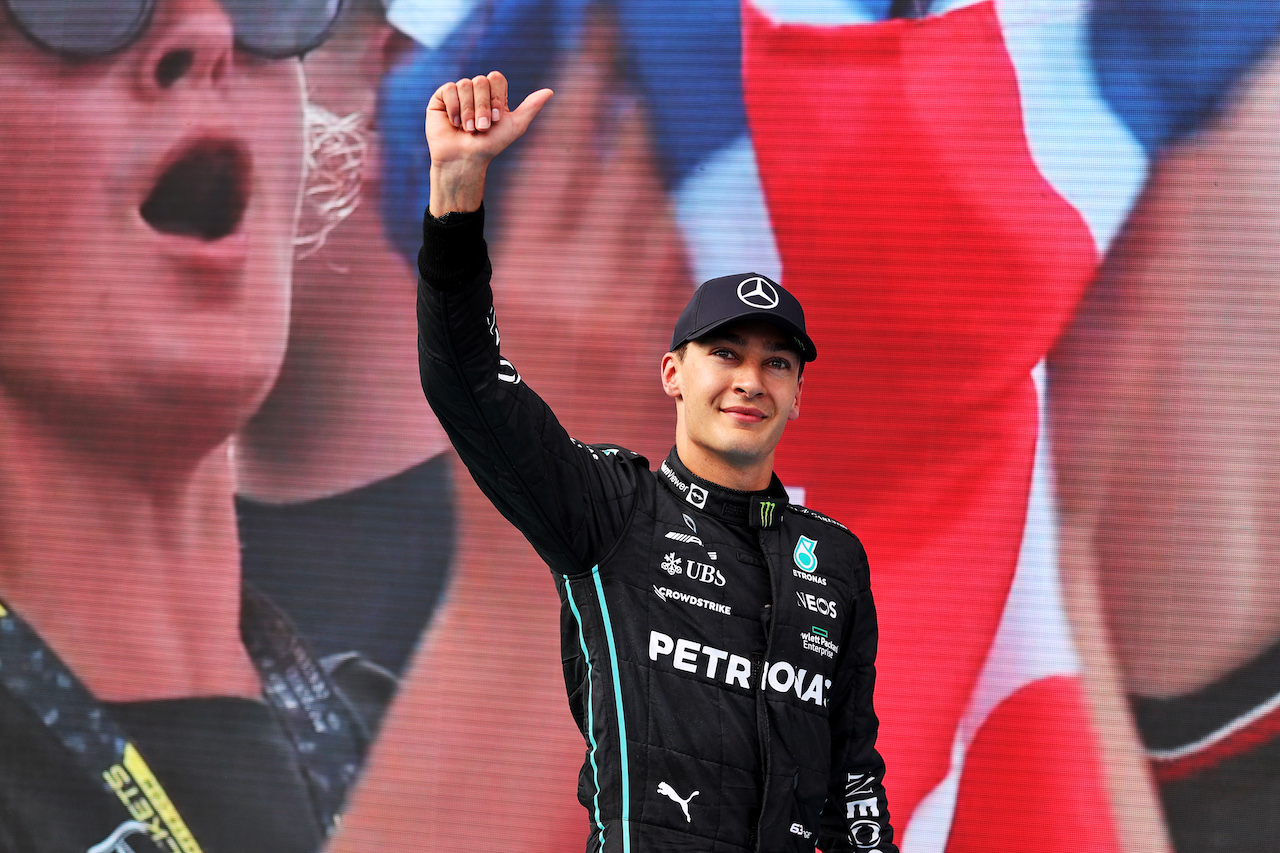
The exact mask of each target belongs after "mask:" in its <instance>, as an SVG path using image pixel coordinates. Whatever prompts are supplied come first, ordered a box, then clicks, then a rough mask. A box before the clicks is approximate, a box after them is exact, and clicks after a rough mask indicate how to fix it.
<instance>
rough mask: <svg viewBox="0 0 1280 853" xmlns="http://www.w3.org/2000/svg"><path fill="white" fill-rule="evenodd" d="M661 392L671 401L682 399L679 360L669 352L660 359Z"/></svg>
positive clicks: (682, 387) (682, 391) (682, 389)
mask: <svg viewBox="0 0 1280 853" xmlns="http://www.w3.org/2000/svg"><path fill="white" fill-rule="evenodd" d="M662 390H663V391H664V392H665V393H666V395H667V396H668V397H670V398H671V399H673V400H680V399H683V397H684V386H683V383H682V377H681V375H680V359H679V358H678V357H677V356H676V354H675V353H673V352H669V353H667V354H666V355H664V356H663V357H662Z"/></svg>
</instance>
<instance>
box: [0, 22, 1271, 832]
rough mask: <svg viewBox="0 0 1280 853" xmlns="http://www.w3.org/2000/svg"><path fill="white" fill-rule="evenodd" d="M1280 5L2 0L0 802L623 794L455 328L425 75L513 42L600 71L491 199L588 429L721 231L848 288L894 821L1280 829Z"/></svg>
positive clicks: (662, 409)
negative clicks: (494, 484) (464, 417)
mask: <svg viewBox="0 0 1280 853" xmlns="http://www.w3.org/2000/svg"><path fill="white" fill-rule="evenodd" d="M1278 31H1280V2H1275V1H1274V0H1233V1H1232V2H1230V3H1220V2H1214V0H933V2H929V0H697V1H696V2H688V1H687V0H596V2H588V0H343V2H339V0H290V2H272V3H266V2H263V3H251V2H232V0H222V2H216V0H92V1H91V0H76V2H71V0H66V2H62V0H38V2H37V0H6V2H5V3H4V11H3V13H0V601H2V602H3V604H2V606H0V740H2V741H3V743H2V744H0V756H2V758H0V849H4V850H9V849H13V850H24V851H45V850H48V851H63V850H92V851H94V853H102V851H108V850H111V851H126V850H131V851H134V853H138V851H141V850H149V849H150V848H149V847H147V846H145V845H147V844H151V845H153V846H155V847H156V849H161V850H177V851H182V853H194V851H197V850H204V851H218V850H258V849H261V850H273V851H276V850H281V851H294V850H296V851H309V850H319V849H321V848H322V847H324V848H325V849H329V850H333V851H342V853H348V852H349V851H350V853H354V851H365V850H373V849H378V850H405V851H409V850H413V851H454V850H457V851H463V850H465V851H474V850H503V851H512V853H516V852H517V851H521V852H522V853H561V851H565V850H574V849H582V848H584V846H585V845H586V844H587V841H588V834H589V831H590V826H589V823H588V819H587V818H588V815H587V812H586V810H584V808H583V805H582V804H581V803H580V802H579V798H578V791H579V787H580V784H579V776H580V773H581V772H584V771H583V767H584V759H586V758H587V749H588V745H589V744H588V743H586V742H585V741H584V737H586V736H587V735H588V734H589V733H585V732H583V731H580V730H579V728H578V726H577V725H576V724H575V722H574V718H573V716H572V715H571V714H570V713H569V707H568V703H567V701H566V695H565V690H566V685H565V675H564V670H563V669H562V662H561V640H562V638H561V631H562V627H561V617H562V611H561V601H560V599H559V598H558V596H557V591H556V587H555V585H554V583H553V579H552V576H551V574H550V573H549V572H548V571H547V568H546V566H545V565H544V564H543V562H542V561H541V560H540V559H539V557H538V556H537V554H536V553H535V552H534V550H533V549H532V547H530V545H529V544H528V543H527V542H526V541H525V539H524V538H523V537H522V536H521V534H520V533H519V532H518V531H516V530H515V529H514V528H513V527H512V526H511V525H510V524H508V523H507V521H505V520H504V519H503V518H502V517H501V516H500V515H499V514H498V512H497V510H495V509H494V508H493V506H492V505H491V504H490V503H489V501H488V500H487V499H486V498H485V497H484V496H483V495H482V494H481V493H480V491H479V489H478V488H477V487H476V486H475V484H474V483H473V482H472V480H471V478H470V477H469V476H468V473H467V470H466V468H465V466H463V465H462V464H461V462H460V461H459V459H458V458H457V456H456V454H455V452H454V451H453V449H452V448H451V446H450V443H449V440H448V438H447V437H446V435H445V433H444V431H443V429H442V428H441V427H440V425H439V424H438V423H437V421H436V419H435V416H434V415H433V414H432V411H431V409H430V408H429V406H428V405H427V403H426V401H425V400H424V398H423V393H422V389H421V387H420V383H419V373H418V340H417V338H418V330H417V325H416V316H415V294H416V287H417V274H416V273H417V270H416V267H417V259H418V250H419V247H420V245H421V242H422V220H423V212H424V210H425V209H426V206H427V202H428V199H429V197H430V189H431V187H430V180H431V178H430V162H431V161H430V153H429V151H428V148H427V144H426V140H425V137H424V134H423V116H424V113H425V111H426V108H427V104H428V101H429V100H430V98H431V95H432V93H433V92H434V91H435V90H436V88H437V87H438V86H440V85H441V84H442V83H445V82H447V81H451V80H459V79H462V78H467V77H472V76H473V75H479V74H485V73H487V72H489V71H492V70H495V69H496V70H500V71H502V72H503V73H504V74H505V75H506V76H507V79H508V80H509V81H510V85H511V105H512V106H513V107H514V106H515V105H516V104H517V103H518V102H519V101H520V100H521V99H523V98H524V96H526V95H527V94H529V93H530V92H533V91H535V90H537V89H541V88H544V87H549V88H552V89H553V90H554V91H555V95H554V97H553V98H552V100H551V101H550V103H549V105H548V106H547V107H546V108H545V110H544V111H543V112H542V114H541V115H540V116H539V117H538V118H537V120H536V121H535V122H534V123H533V125H532V127H531V129H530V130H529V132H528V134H527V135H526V136H525V137H524V138H522V139H521V140H520V141H519V142H517V143H516V144H515V145H514V146H513V147H512V148H511V149H510V150H508V151H507V152H505V153H504V154H503V155H502V156H501V157H500V158H498V159H497V160H495V161H494V162H493V164H492V166H491V168H490V170H489V174H488V181H487V185H486V189H485V216H486V239H487V243H488V250H489V255H490V258H491V261H492V265H493V270H494V277H493V291H494V299H495V308H496V315H497V318H498V321H499V322H500V323H501V329H502V351H503V355H504V356H505V357H506V358H508V359H510V361H511V363H512V364H514V365H515V367H516V368H517V369H518V371H519V375H520V377H521V378H522V379H523V381H524V382H525V383H526V384H527V385H528V386H529V387H530V388H532V389H534V390H535V391H537V392H538V393H539V394H540V395H541V396H542V398H543V399H544V400H545V401H546V402H547V403H548V404H549V405H550V406H551V408H552V409H553V410H554V412H555V413H556V415H557V416H558V418H559V420H560V422H561V423H562V424H563V425H564V427H565V428H566V429H567V430H568V432H569V433H570V435H572V436H573V437H574V438H575V439H578V440H580V441H581V442H583V443H598V442H610V443H614V444H617V445H621V446H623V447H626V448H630V449H632V450H634V451H636V452H638V453H640V454H642V455H643V456H645V457H646V458H647V459H648V460H649V462H650V464H651V466H652V467H654V468H656V467H657V465H658V464H659V463H660V462H661V460H662V459H663V458H664V457H665V456H666V455H667V453H668V451H669V450H670V448H671V446H672V442H673V436H674V434H675V433H674V429H675V414H674V410H673V406H672V402H671V400H670V399H669V398H668V396H667V395H666V394H664V393H663V389H662V386H661V383H660V377H659V366H660V363H661V360H662V357H663V355H664V354H665V353H667V351H668V349H669V347H670V343H671V332H672V327H673V324H674V323H675V320H676V318H677V317H678V316H679V314H680V312H681V309H682V308H683V307H684V305H685V303H686V302H687V301H688V300H689V298H690V297H691V296H692V294H693V293H694V290H695V288H696V287H697V285H698V284H699V283H700V282H702V281H704V280H707V279H711V278H714V277H717V276H723V275H729V274H738V273H742V274H757V275H763V276H767V277H769V278H771V279H773V280H775V281H778V282H781V283H782V284H783V285H784V286H785V287H786V288H788V289H789V290H790V291H791V292H792V293H794V294H795V295H796V296H797V297H798V298H799V299H800V301H801V302H802V303H803V305H804V308H805V315H806V319H807V328H808V331H809V334H810V335H811V336H812V338H813V340H814V341H815V342H816V344H817V347H818V350H819V352H820V357H819V358H818V359H817V360H816V361H814V362H813V363H812V364H809V365H807V366H806V369H805V374H804V375H805V379H804V386H803V387H804V392H803V396H802V407H801V414H800V417H799V418H798V419H797V420H795V421H794V422H793V423H791V424H789V425H788V427H787V429H786V432H785V435H784V437H783V440H782V443H781V445H780V447H779V449H778V452H777V456H776V462H775V470H776V473H777V474H778V476H779V477H780V478H781V480H782V482H783V483H784V484H785V485H786V487H787V492H788V494H789V496H790V499H791V500H792V501H793V502H795V503H799V504H804V505H806V506H809V507H811V508H813V509H814V510H817V511H818V512H821V513H824V514H826V515H828V516H830V517H832V518H834V519H837V520H838V521H840V522H842V523H843V524H844V525H846V526H848V527H849V528H850V529H851V530H852V531H853V532H854V533H855V534H857V536H858V537H859V539H860V540H861V541H862V543H863V545H864V546H865V549H866V551H867V554H868V556H869V560H870V565H871V578H872V581H871V582H872V588H873V590H874V594H875V600H876V605H877V611H878V616H879V653H878V659H877V664H876V669H877V678H876V690H875V708H876V711H877V714H878V716H879V719H880V730H879V741H878V748H879V750H880V752H881V754H882V755H883V756H884V759H885V763H886V767H887V771H886V776H885V788H886V791H887V796H888V802H889V806H890V810H891V815H892V822H893V825H894V827H895V830H896V840H897V842H898V844H899V845H900V847H901V849H902V850H903V851H909V853H943V851H945V852H946V853H968V852H969V851H975V853H976V852H977V851H989V850H996V849H1015V850H1037V851H1062V853H1067V851H1072V853H1075V851H1080V850H1089V851H1152V853H1155V852H1156V851H1180V852H1181V851H1228V850H1230V851H1238V850H1259V851H1261V850H1270V849H1280V841H1276V840H1275V839H1277V838H1280V819H1277V818H1274V817H1273V815H1274V813H1275V809H1274V808H1273V807H1272V806H1273V804H1274V802H1275V800H1276V796H1277V794H1280V770H1277V768H1280V739H1277V735H1280V722H1278V721H1280V712H1277V707H1278V706H1280V676H1277V673H1278V672H1280V669H1278V668H1277V661H1280V645H1277V640H1278V639H1280V575H1278V574H1277V573H1276V572H1274V571H1273V570H1272V569H1269V568H1267V567H1268V566H1269V565H1270V560H1271V559H1272V558H1273V557H1275V556H1276V554H1277V553H1278V548H1277V546H1278V544H1280V541H1278V539H1277V537H1278V536H1280V490H1278V489H1277V487H1276V486H1275V485H1274V483H1275V482H1276V476H1275V471H1276V463H1277V461H1278V460H1280V430H1277V429H1276V428H1275V420H1276V413H1277V412H1278V411H1280V350H1278V349H1277V344H1278V343H1280V331H1278V330H1280V300H1278V299H1277V296H1276V294H1277V293H1278V292H1280V291H1278V290H1277V287H1276V282H1275V278H1274V277H1275V275H1276V270H1277V269H1280V240H1278V239H1277V233H1278V232H1277V229H1278V228H1280V153H1278V152H1280V111H1277V110H1276V109H1275V107H1274V104H1275V103H1276V98H1277V96H1278V95H1280V57H1278V56H1277V53H1276V50H1275V46H1274V45H1275V41H1276V38H1275V36H1276V33H1277V32H1278ZM695 724H696V723H695V722H693V721H691V722H690V725H695ZM677 800H678V798H677ZM673 807H674V806H673ZM193 845H194V846H193ZM726 849H728V848H726ZM734 849H736V848H734Z"/></svg>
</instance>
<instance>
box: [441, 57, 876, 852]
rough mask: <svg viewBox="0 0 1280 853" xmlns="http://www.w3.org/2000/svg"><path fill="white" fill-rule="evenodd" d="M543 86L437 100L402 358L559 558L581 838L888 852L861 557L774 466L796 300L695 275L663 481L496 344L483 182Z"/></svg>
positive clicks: (744, 282) (487, 479)
mask: <svg viewBox="0 0 1280 853" xmlns="http://www.w3.org/2000/svg"><path fill="white" fill-rule="evenodd" d="M550 96H551V92H550V91H549V90H545V89H544V90H541V91H540V92H537V93H534V94H533V95H531V96H530V97H529V98H528V99H526V101H525V102H524V103H523V104H522V105H521V106H520V107H519V108H518V109H517V110H516V111H514V112H510V111H508V109H507V88H506V80H505V78H504V77H503V76H502V75H501V74H499V73H497V72H493V73H491V74H489V75H488V76H486V77H475V78H472V79H470V80H460V81H458V82H457V83H456V84H455V83H447V84H445V85H443V86H441V87H440V88H439V89H438V90H437V91H436V93H435V94H434V95H433V96H432V99H431V103H430V105H429V107H428V110H427V139H428V144H429V146H430V149H431V157H432V166H431V201H430V208H429V215H428V216H427V217H426V221H425V223H424V237H423V248H422V252H421V254H420V256H419V270H420V272H421V274H422V276H421V277H422V282H423V283H422V284H421V285H420V286H419V301H418V310H419V326H420V333H419V348H420V356H419V357H420V365H421V372H422V382H423V388H424V390H425V391H426V393H427V396H428V399H429V400H430V401H431V404H432V408H433V409H434V410H435V412H436V415H437V417H439V419H440V421H441V423H442V424H443V425H444V427H445V430H446V432H447V433H448V434H449V436H450V439H451V440H452V442H453V444H454V447H455V448H456V449H457V450H458V452H459V454H460V456H461V457H462V459H463V461H464V462H465V463H466V464H467V466H468V468H469V470H470V471H471V472H472V475H473V476H474V477H475V478H476V481H477V483H478V484H479V485H480V488H481V489H482V490H483V491H484V492H485V493H486V495H488V497H489V498H490V499H491V500H492V501H493V502H494V503H495V504H496V505H497V506H498V508H499V509H500V510H501V511H502V512H503V514H504V515H506V517H507V518H508V519H509V520H511V521H512V522H513V523H514V524H515V525H516V526H517V527H518V528H520V529H521V531H522V532H523V533H524V534H525V536H526V537H528V539H529V540H530V542H531V543H532V544H533V546H534V548H535V549H536V550H537V551H538V552H539V554H540V555H541V556H542V557H543V559H544V560H545V561H546V562H547V563H548V565H549V566H550V567H551V569H552V571H553V573H554V575H555V581H556V587H557V590H558V591H559V593H560V596H561V601H562V604H563V606H562V609H561V612H562V644H563V646H562V647H563V660H564V674H565V683H566V687H567V689H568V691H569V704H570V709H571V711H572V712H573V714H574V718H575V720H576V721H577V723H578V725H579V728H580V729H581V730H582V733H583V736H584V738H585V739H586V741H587V745H588V753H587V760H586V762H585V764H584V766H583V770H582V774H581V777H580V785H579V799H580V800H581V801H582V803H583V805H584V806H585V807H586V808H587V809H588V812H589V813H590V818H591V826H592V834H591V839H590V841H589V843H588V849H590V850H601V851H613V850H618V851H624V850H631V849H632V848H633V846H634V848H635V849H636V850H638V851H639V850H657V849H689V850H700V851H702V850H708V849H714V850H723V851H731V850H732V851H736V850H767V851H780V850H810V851H811V850H813V849H814V846H815V844H820V845H821V847H822V849H823V850H826V851H833V850H854V849H859V850H870V849H878V850H894V851H896V849H897V848H896V847H895V846H894V845H893V831H892V828H891V827H890V825H889V815H888V809H887V804H886V800H885V794H884V787H883V773H884V765H883V762H882V760H881V759H880V756H879V754H878V753H877V752H876V750H875V737H876V730H877V721H876V717H875V713H874V711H873V709H872V701H871V699H872V689H873V685H874V680H875V669H874V660H875V645H876V627H875V613H874V606H873V603H872V599H871V592H870V588H869V578H868V570H867V563H866V557H865V554H864V553H863V551H862V548H861V545H860V544H859V543H858V541H857V539H856V538H854V537H852V536H851V535H850V534H849V533H848V531H846V530H845V529H844V528H843V527H841V526H840V525H839V524H837V523H835V522H833V521H831V520H830V519H827V518H825V517H824V516H821V515H819V514H817V513H814V512H812V511H811V510H808V509H805V508H804V507H799V506H793V505H790V504H789V503H788V500H787V496H786V492H785V490H784V489H783V487H782V485H781V483H780V482H779V481H778V480H777V478H776V477H775V476H773V456H774V450H775V448H776V447H777V444H778V441H779V440H780V438H781V436H782V431H783V428H784V427H785V426H786V423H787V421H789V420H794V419H795V418H796V417H797V416H798V415H799V410H800V409H799V401H800V391H801V386H802V379H801V370H802V366H803V364H804V363H805V362H807V361H812V360H813V359H814V357H816V349H815V348H814V345H813V342H812V341H811V340H810V339H809V337H808V335H807V334H806V333H805V330H804V314H803V311H802V310H801V308H800V305H799V303H798V302H797V301H796V300H795V299H794V297H792V296H791V295H790V294H788V293H786V291H784V290H782V289H781V288H780V287H779V286H778V285H777V284H775V283H774V282H772V281H770V280H768V279H767V278H764V277H762V276H756V275H744V276H734V277H727V278H722V279H713V280H712V281H710V282H708V283H706V284H705V285H703V287H702V288H701V289H700V290H699V291H698V293H697V294H696V295H695V296H694V299H693V300H692V301H691V302H690V303H689V306H688V307H687V308H686V309H685V312H684V313H683V314H682V315H681V317H680V320H679V321H678V322H677V324H676V331H675V333H674V335H673V338H672V351H671V352H668V353H667V354H666V355H665V356H664V357H663V361H662V386H663V390H664V391H665V392H666V394H667V395H668V396H669V397H671V398H672V399H673V400H674V401H675V404H676V418H677V423H676V448H675V450H673V451H672V452H671V454H670V455H669V456H668V457H667V459H666V461H665V462H664V463H663V464H662V468H661V472H660V473H659V474H650V473H649V471H648V465H647V462H646V461H645V460H644V459H643V458H642V457H640V456H638V455H637V454H634V453H632V452H630V451H627V450H625V449H623V448H620V447H617V446H610V445H593V446H586V445H582V444H579V443H577V442H575V441H574V440H573V439H571V438H570V437H569V436H568V434H567V433H565V431H564V430H563V429H562V428H561V427H560V425H559V423H558V422H557V421H556V420H555V417H554V415H553V414H552V413H551V412H550V410H549V409H548V408H547V407H546V406H545V404H544V403H543V402H542V401H541V399H540V398H538V397H537V396H536V395H535V394H534V393H533V392H532V391H531V390H529V389H528V387H527V386H525V385H524V384H523V382H522V380H521V378H520V375H519V373H518V371H517V370H516V368H515V366H514V365H512V364H511V363H510V362H509V361H506V360H505V359H503V358H502V357H501V355H500V354H499V352H498V343H499V335H498V331H497V325H496V318H495V316H494V312H493V307H492V293H491V291H490V289H489V277H490V268H489V264H488V260H487V257H486V249H485V244H484V239H483V213H482V212H481V202H482V200H483V196H484V183H485V175H486V172H487V169H488V165H489V163H490V161H492V159H493V158H494V157H495V156H497V155H498V154H499V153H501V152H502V151H503V150H504V149H505V148H506V147H507V146H508V145H510V144H511V143H512V142H513V141H515V139H517V138H518V137H519V136H520V135H522V134H523V133H524V131H525V130H526V129H527V128H528V126H529V124H530V122H532V120H533V118H534V116H535V115H536V114H537V113H538V111H539V110H540V109H541V108H542V106H543V105H544V104H545V103H546V101H547V99H548V98H550ZM613 403H614V401H611V400H605V401H602V405H606V406H609V405H613Z"/></svg>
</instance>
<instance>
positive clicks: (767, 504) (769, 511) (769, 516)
mask: <svg viewBox="0 0 1280 853" xmlns="http://www.w3.org/2000/svg"><path fill="white" fill-rule="evenodd" d="M777 506H778V504H777V503H775V502H774V501H760V526H761V527H772V526H773V511H774V510H775V509H776V508H777Z"/></svg>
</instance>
